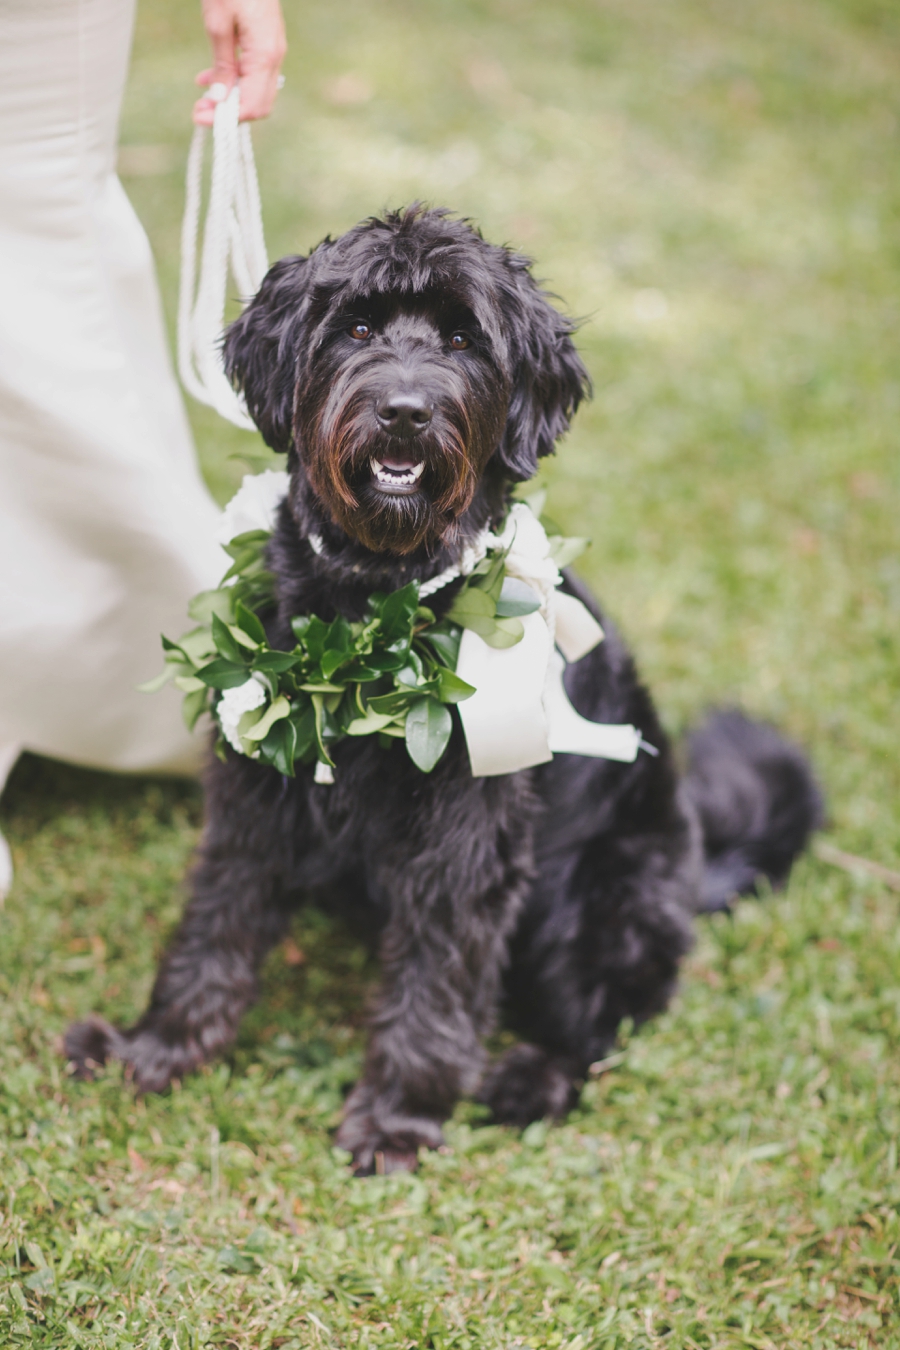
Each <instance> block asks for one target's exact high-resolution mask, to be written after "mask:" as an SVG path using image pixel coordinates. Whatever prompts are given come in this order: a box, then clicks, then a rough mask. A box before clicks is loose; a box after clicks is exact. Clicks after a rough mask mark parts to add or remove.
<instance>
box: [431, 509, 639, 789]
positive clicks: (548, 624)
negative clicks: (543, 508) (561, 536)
mask: <svg viewBox="0 0 900 1350" xmlns="http://www.w3.org/2000/svg"><path fill="white" fill-rule="evenodd" d="M492 542H496V543H497V544H498V545H499V546H501V547H503V548H508V549H509V552H508V554H507V557H506V571H507V573H508V574H509V575H510V576H514V577H518V578H519V579H520V580H521V581H524V582H526V583H527V584H528V585H529V586H531V587H532V588H533V589H534V590H535V591H536V592H537V593H538V595H539V596H540V597H541V601H542V603H541V608H540V610H538V611H535V613H533V614H528V615H526V616H525V618H524V619H522V620H521V622H522V624H523V626H524V628H525V635H524V637H523V638H522V641H521V642H519V643H517V644H516V646H515V647H504V648H501V649H497V648H496V647H489V646H488V644H487V643H486V642H485V641H484V639H483V638H481V637H479V636H478V634H477V633H473V632H472V630H471V629H469V628H466V629H464V631H463V636H462V642H461V643H460V648H459V660H458V662H457V665H456V673H457V675H459V676H460V677H461V678H462V679H464V680H466V681H467V683H469V684H471V685H474V687H475V691H476V692H475V693H474V694H473V695H472V696H471V698H467V699H465V700H464V702H462V703H460V704H458V705H457V706H458V708H459V715H460V718H461V720H462V724H463V730H464V731H465V733H466V743H467V745H468V747H469V759H470V761H471V765H472V775H473V777H475V778H488V777H492V776H494V775H495V774H502V773H515V772H516V771H517V770H518V769H528V768H531V767H532V765H535V764H546V763H547V761H548V760H551V759H552V758H553V755H554V754H567V755H590V756H592V757H594V758H597V759H615V760H620V761H621V762H623V763H626V764H630V763H632V762H633V761H634V760H635V759H636V758H637V753H638V750H639V749H640V747H641V744H642V742H641V733H640V731H639V730H638V729H637V728H636V727H633V726H631V725H630V724H625V725H611V724H607V723H603V722H589V721H588V720H587V718H585V717H582V716H581V715H580V713H578V712H576V711H575V709H574V708H573V707H572V704H571V703H570V702H569V696H568V694H567V693H566V690H565V685H564V684H563V673H564V671H565V666H566V662H567V661H578V660H580V659H581V657H582V656H586V655H587V654H588V652H590V651H593V649H594V648H595V647H596V646H597V645H598V643H600V642H602V641H603V629H602V628H601V627H600V625H599V624H598V623H597V621H596V619H595V618H594V617H593V615H592V614H590V613H589V611H588V610H587V609H586V608H585V606H584V605H583V604H582V603H581V601H580V600H577V599H576V598H575V596H573V595H566V594H564V593H560V592H558V591H557V589H556V587H557V586H558V585H559V584H560V582H561V581H562V576H561V575H560V572H559V569H558V567H557V566H556V564H555V563H554V561H553V559H552V558H551V556H550V541H549V540H548V538H547V534H546V531H545V530H544V527H543V525H541V523H540V521H539V520H538V519H537V517H536V516H535V515H534V514H533V512H532V511H531V510H530V508H529V507H528V506H526V505H525V504H524V503H523V502H517V503H516V504H515V505H514V506H513V507H512V509H511V511H510V513H509V515H508V517H507V519H506V523H505V525H504V528H503V532H502V534H500V535H499V537H498V538H497V539H496V541H492ZM554 643H555V646H554ZM556 648H558V649H559V650H556Z"/></svg>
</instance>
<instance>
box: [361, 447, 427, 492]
mask: <svg viewBox="0 0 900 1350" xmlns="http://www.w3.org/2000/svg"><path fill="white" fill-rule="evenodd" d="M369 463H370V465H371V466H372V472H373V473H374V475H375V477H376V478H377V479H378V481H379V483H386V484H388V485H389V486H390V487H412V486H413V485H414V484H415V483H416V482H417V480H418V479H419V478H421V476H422V472H423V470H424V468H425V465H424V464H413V465H411V466H410V468H409V470H408V471H407V472H405V473H403V472H401V473H398V472H397V470H396V469H386V468H385V467H384V465H383V464H382V463H381V461H380V460H377V459H376V458H375V456H374V455H372V456H370V458H369Z"/></svg>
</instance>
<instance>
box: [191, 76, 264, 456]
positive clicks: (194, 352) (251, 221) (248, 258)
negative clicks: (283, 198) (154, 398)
mask: <svg viewBox="0 0 900 1350" xmlns="http://www.w3.org/2000/svg"><path fill="white" fill-rule="evenodd" d="M209 97H210V98H212V99H214V100H216V102H217V106H216V111H215V117H214V120H213V131H212V176H211V181H210V188H209V200H208V203H207V208H206V220H205V222H204V226H203V244H202V248H201V250H200V259H199V272H200V278H199V283H198V281H197V270H198V268H197V263H198V259H197V251H198V241H199V239H200V216H201V206H202V198H203V161H204V158H205V149H206V140H207V128H206V127H196V128H195V129H194V137H193V140H192V141H191V149H190V153H189V155H188V165H187V179H186V183H185V203H184V222H183V224H182V228H181V282H180V286H179V291H178V372H179V374H180V376H181V379H182V383H183V384H184V387H185V389H187V391H188V393H190V394H192V395H193V396H194V398H196V399H197V400H198V401H199V402H200V403H206V404H207V405H208V406H209V407H211V408H215V410H216V412H217V413H219V414H220V415H221V416H222V417H224V418H226V419H227V421H229V422H233V423H234V425H235V426H238V427H242V428H244V429H245V430H247V431H255V430H256V427H255V425H254V423H253V421H252V420H251V418H250V416H249V414H248V412H247V408H246V405H245V403H244V400H243V399H242V398H241V397H240V396H239V395H238V394H236V393H235V391H234V390H233V389H232V387H231V385H230V383H229V381H228V378H227V376H226V374H225V369H224V366H223V363H222V337H223V334H224V329H225V294H226V286H227V281H228V270H229V265H230V268H231V273H232V275H233V277H234V280H235V283H236V285H237V288H238V291H239V293H240V295H241V298H242V299H243V301H244V303H245V304H246V303H247V302H248V301H249V300H250V299H251V298H252V297H253V296H254V295H255V294H256V292H257V290H258V289H259V286H260V283H261V282H262V279H263V277H264V276H265V275H266V272H267V271H268V269H269V261H268V257H267V254H266V241H265V235H264V233H263V223H262V207H261V204H260V198H259V180H258V179H257V176H256V163H255V161H254V158H253V143H252V141H251V139H250V127H249V126H248V124H247V123H246V122H244V123H241V122H239V120H238V118H239V114H240V98H241V95H240V87H239V85H237V84H235V86H234V88H233V89H232V90H231V92H230V93H226V90H225V88H224V86H223V85H213V86H212V87H211V88H210V90H209Z"/></svg>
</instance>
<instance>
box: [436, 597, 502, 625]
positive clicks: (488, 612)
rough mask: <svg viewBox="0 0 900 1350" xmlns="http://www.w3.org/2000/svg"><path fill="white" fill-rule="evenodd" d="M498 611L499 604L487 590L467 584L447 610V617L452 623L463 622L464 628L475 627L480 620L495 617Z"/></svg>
mask: <svg viewBox="0 0 900 1350" xmlns="http://www.w3.org/2000/svg"><path fill="white" fill-rule="evenodd" d="M496 612H497V606H496V604H495V603H494V601H493V600H492V599H491V597H490V596H489V595H488V593H487V591H483V590H481V589H480V588H479V587H477V586H467V587H466V588H465V589H464V590H461V591H460V593H459V595H458V596H457V597H456V599H455V600H454V601H453V604H452V605H451V606H450V608H449V610H448V611H447V618H448V619H450V621H451V622H452V623H458V624H461V625H462V627H463V628H474V627H475V623H476V622H478V621H480V620H484V619H493V617H494V615H495V614H496ZM475 631H476V632H477V631H478V630H477V629H475Z"/></svg>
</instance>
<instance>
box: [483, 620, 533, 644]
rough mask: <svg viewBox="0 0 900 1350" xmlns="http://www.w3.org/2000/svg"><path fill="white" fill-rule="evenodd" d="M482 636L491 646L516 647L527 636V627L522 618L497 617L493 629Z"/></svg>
mask: <svg viewBox="0 0 900 1350" xmlns="http://www.w3.org/2000/svg"><path fill="white" fill-rule="evenodd" d="M480 636H481V637H482V638H483V639H484V641H485V642H486V643H487V645H488V646H489V647H498V648H501V649H502V648H505V647H515V645H516V643H517V642H521V641H522V638H523V637H524V636H525V629H524V628H523V626H522V620H521V619H495V620H494V626H493V628H492V629H491V631H490V632H487V633H481V634H480Z"/></svg>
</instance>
